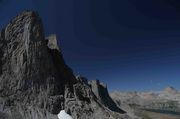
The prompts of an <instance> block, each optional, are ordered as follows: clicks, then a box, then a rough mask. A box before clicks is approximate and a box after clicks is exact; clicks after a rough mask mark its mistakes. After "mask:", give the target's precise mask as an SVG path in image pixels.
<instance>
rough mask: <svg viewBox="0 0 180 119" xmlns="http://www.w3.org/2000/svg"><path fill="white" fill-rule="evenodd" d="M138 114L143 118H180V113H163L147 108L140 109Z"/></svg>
mask: <svg viewBox="0 0 180 119" xmlns="http://www.w3.org/2000/svg"><path fill="white" fill-rule="evenodd" d="M136 114H137V115H138V116H140V117H142V119H180V115H171V114H162V113H156V112H150V111H145V110H138V112H136Z"/></svg>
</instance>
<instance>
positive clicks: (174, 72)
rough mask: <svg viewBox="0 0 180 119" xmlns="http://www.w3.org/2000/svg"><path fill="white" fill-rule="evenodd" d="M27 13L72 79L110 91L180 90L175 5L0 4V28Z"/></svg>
mask: <svg viewBox="0 0 180 119" xmlns="http://www.w3.org/2000/svg"><path fill="white" fill-rule="evenodd" d="M27 9H30V10H36V11H38V12H39V14H40V16H41V17H42V20H43V22H44V27H45V34H46V36H48V35H49V34H52V33H55V34H57V36H58V39H59V44H60V47H61V49H62V52H63V54H64V58H65V60H66V63H67V64H68V65H69V66H70V67H71V68H72V69H73V71H74V73H75V74H81V75H84V76H86V77H87V78H88V79H90V80H91V79H99V80H101V81H103V82H105V83H107V84H108V87H109V89H110V90H141V91H142V90H160V89H163V88H164V87H167V86H174V87H175V88H177V89H180V2H179V0H21V1H20V0H0V27H1V28H2V27H3V26H5V25H6V24H7V23H8V22H9V21H10V19H11V18H12V17H14V16H16V15H17V14H18V13H20V12H21V11H23V10H27Z"/></svg>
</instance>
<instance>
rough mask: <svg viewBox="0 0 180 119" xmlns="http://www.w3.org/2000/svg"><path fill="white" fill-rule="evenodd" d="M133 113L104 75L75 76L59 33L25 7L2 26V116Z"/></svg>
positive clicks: (77, 117) (86, 117) (112, 118)
mask: <svg viewBox="0 0 180 119" xmlns="http://www.w3.org/2000/svg"><path fill="white" fill-rule="evenodd" d="M61 110H65V111H66V112H67V113H68V114H69V115H71V116H72V117H73V119H128V118H129V116H127V115H126V114H124V113H125V111H123V110H121V109H120V108H119V107H117V106H116V104H115V103H114V102H113V100H112V99H111V98H110V96H109V94H108V91H107V87H106V86H105V85H102V83H100V82H99V81H92V82H89V83H88V81H87V80H86V79H85V78H83V77H75V76H74V74H73V72H72V70H71V69H70V68H69V67H68V66H67V65H66V64H65V62H64V59H63V56H62V52H61V49H60V48H59V47H58V44H57V39H56V36H55V35H51V36H49V37H47V38H45V36H44V33H43V25H42V21H41V19H40V17H39V15H38V14H37V13H36V12H33V11H25V12H23V13H21V14H19V15H18V16H17V17H15V18H14V19H12V20H11V21H10V23H9V24H8V25H7V26H6V27H5V28H4V29H2V30H1V32H0V119H58V117H57V114H58V113H59V112H60V111H61Z"/></svg>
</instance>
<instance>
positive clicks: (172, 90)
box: [164, 86, 178, 94]
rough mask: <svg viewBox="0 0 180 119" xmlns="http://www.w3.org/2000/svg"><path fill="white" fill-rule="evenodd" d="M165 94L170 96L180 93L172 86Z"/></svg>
mask: <svg viewBox="0 0 180 119" xmlns="http://www.w3.org/2000/svg"><path fill="white" fill-rule="evenodd" d="M164 93H168V94H177V93H178V91H177V90H176V89H175V88H174V87H172V86H169V87H167V88H165V89H164Z"/></svg>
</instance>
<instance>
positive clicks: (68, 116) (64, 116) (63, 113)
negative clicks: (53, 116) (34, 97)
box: [58, 110, 73, 119]
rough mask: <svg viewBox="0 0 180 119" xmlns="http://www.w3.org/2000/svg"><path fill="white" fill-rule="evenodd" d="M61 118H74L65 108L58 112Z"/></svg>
mask: <svg viewBox="0 0 180 119" xmlns="http://www.w3.org/2000/svg"><path fill="white" fill-rule="evenodd" d="M58 118H59V119H73V118H72V117H71V116H70V115H69V114H67V113H66V112H65V110H61V111H60V112H59V114H58Z"/></svg>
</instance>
